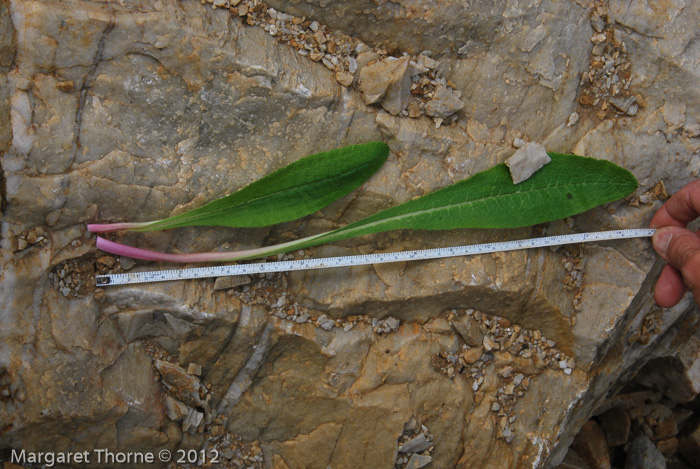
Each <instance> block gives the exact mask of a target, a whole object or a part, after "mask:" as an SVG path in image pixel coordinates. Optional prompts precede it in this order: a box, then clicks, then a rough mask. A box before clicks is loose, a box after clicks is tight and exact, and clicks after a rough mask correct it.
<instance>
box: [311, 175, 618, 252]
mask: <svg viewBox="0 0 700 469" xmlns="http://www.w3.org/2000/svg"><path fill="white" fill-rule="evenodd" d="M584 185H592V186H594V185H605V186H608V187H609V186H611V185H612V184H605V183H599V182H590V183H588V182H579V183H571V184H568V186H584ZM614 185H621V184H614ZM551 189H554V188H553V187H542V188H539V189H531V190H527V191H525V192H509V193H508V194H497V195H493V196H488V197H482V198H480V199H477V200H470V201H465V202H459V203H455V204H450V205H443V206H440V207H436V208H432V209H424V210H417V211H412V212H409V213H402V214H399V215H396V216H393V217H389V218H382V219H380V220H376V221H373V222H370V223H367V224H363V225H358V226H346V227H343V228H339V229H337V230H334V231H331V232H328V233H326V235H327V236H329V237H332V236H334V235H345V234H346V233H352V232H354V231H360V230H362V229H365V228H372V227H374V226H376V225H378V224H383V223H388V222H393V221H399V220H401V219H404V218H411V217H415V216H418V215H423V214H427V213H430V212H438V211H443V210H448V209H451V208H459V207H463V206H468V205H470V204H476V203H483V202H488V201H491V200H493V201H495V200H497V199H500V200H503V199H504V198H506V197H510V196H516V195H520V194H524V193H527V194H533V193H538V192H544V191H547V190H551ZM387 210H391V209H387ZM380 213H381V212H380ZM397 229H400V228H397ZM407 229H411V228H407ZM367 234H369V233H367ZM310 238H314V237H313V236H312V237H310ZM305 239H308V238H305ZM300 241H301V240H300Z"/></svg>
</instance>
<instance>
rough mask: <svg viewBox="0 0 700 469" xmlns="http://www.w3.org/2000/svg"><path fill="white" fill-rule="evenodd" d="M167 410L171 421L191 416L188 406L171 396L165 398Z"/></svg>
mask: <svg viewBox="0 0 700 469" xmlns="http://www.w3.org/2000/svg"><path fill="white" fill-rule="evenodd" d="M165 410H166V411H167V412H168V418H170V420H175V421H178V420H182V419H184V418H185V417H187V415H188V414H189V409H188V408H187V405H185V404H184V403H182V402H180V401H178V400H177V399H174V398H172V397H170V396H166V397H165Z"/></svg>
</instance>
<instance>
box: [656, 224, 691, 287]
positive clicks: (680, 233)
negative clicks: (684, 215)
mask: <svg viewBox="0 0 700 469" xmlns="http://www.w3.org/2000/svg"><path fill="white" fill-rule="evenodd" d="M653 243H654V249H655V250H656V252H658V253H659V255H660V256H661V257H663V258H664V259H665V260H666V262H668V263H669V264H671V265H672V266H673V267H675V268H676V269H678V271H679V272H680V273H681V275H682V276H683V282H684V283H685V284H686V286H688V288H689V289H690V290H691V291H692V292H693V295H694V296H695V298H700V236H698V234H697V233H694V232H692V231H690V230H686V229H684V228H679V227H675V226H667V227H664V228H661V229H659V230H658V231H657V232H656V233H655V234H654V238H653Z"/></svg>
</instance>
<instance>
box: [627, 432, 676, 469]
mask: <svg viewBox="0 0 700 469" xmlns="http://www.w3.org/2000/svg"><path fill="white" fill-rule="evenodd" d="M625 452H626V453H627V461H626V462H625V469H633V468H634V469H663V468H665V467H666V459H664V455H663V454H661V451H659V450H658V448H657V447H656V445H655V444H654V442H653V441H651V440H650V439H649V438H648V437H647V436H646V435H644V434H640V435H637V436H636V437H635V438H634V439H633V440H632V441H631V442H629V443H628V444H627V445H625Z"/></svg>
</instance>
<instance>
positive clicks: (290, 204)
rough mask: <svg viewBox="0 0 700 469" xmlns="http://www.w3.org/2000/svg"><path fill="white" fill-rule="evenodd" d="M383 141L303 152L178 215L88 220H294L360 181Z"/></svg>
mask: <svg viewBox="0 0 700 469" xmlns="http://www.w3.org/2000/svg"><path fill="white" fill-rule="evenodd" d="M388 155H389V147H388V146H387V145H386V144H385V143H384V142H370V143H365V144H361V145H352V146H349V147H344V148H339V149H336V150H332V151H328V152H324V153H318V154H315V155H311V156H307V157H306V158H302V159H301V160H298V161H296V162H294V163H292V164H290V165H288V166H285V167H284V168H281V169H279V170H277V171H275V172H273V173H271V174H269V175H267V176H265V177H264V178H262V179H260V180H258V181H255V182H253V183H252V184H250V185H248V186H246V187H244V188H243V189H241V190H239V191H237V192H234V193H233V194H230V195H227V196H225V197H222V198H220V199H217V200H214V201H212V202H209V203H208V204H206V205H204V206H202V207H199V208H197V209H194V210H191V211H189V212H186V213H182V214H180V215H176V216H174V217H170V218H166V219H164V220H159V221H153V222H146V223H117V224H111V225H89V226H88V229H89V230H90V231H93V232H105V231H114V230H116V229H131V230H133V231H151V230H164V229H169V228H179V227H183V226H193V225H197V226H212V225H215V226H230V227H241V228H251V227H259V226H268V225H274V224H277V223H282V222H285V221H290V220H295V219H297V218H300V217H303V216H305V215H308V214H310V213H313V212H315V211H317V210H320V209H321V208H323V207H325V206H326V205H328V204H330V203H331V202H333V201H335V200H337V199H339V198H341V197H343V196H344V195H346V194H347V193H349V192H350V191H352V190H354V189H356V188H357V187H359V186H360V185H361V184H362V183H363V182H365V181H366V180H367V179H368V178H369V177H370V176H371V175H372V174H374V173H375V172H376V171H377V170H378V169H379V167H380V166H381V165H382V164H383V163H384V161H386V158H387V156H388Z"/></svg>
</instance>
